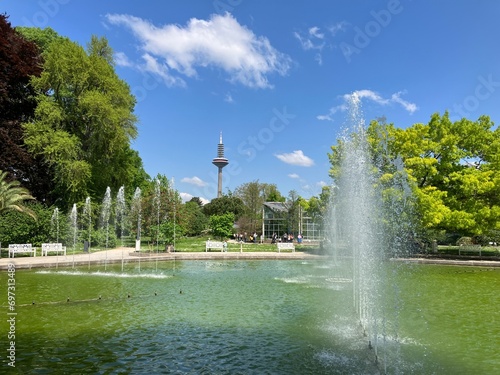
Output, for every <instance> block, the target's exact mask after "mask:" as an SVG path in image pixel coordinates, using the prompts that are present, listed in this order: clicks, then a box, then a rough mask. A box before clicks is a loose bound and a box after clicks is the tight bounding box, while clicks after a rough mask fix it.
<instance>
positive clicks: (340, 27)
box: [328, 21, 347, 36]
mask: <svg viewBox="0 0 500 375" xmlns="http://www.w3.org/2000/svg"><path fill="white" fill-rule="evenodd" d="M346 26H347V22H345V21H341V22H337V23H336V24H335V25H332V26H330V27H329V28H328V31H330V33H331V34H332V36H335V35H337V33H338V32H339V31H345V29H346Z"/></svg>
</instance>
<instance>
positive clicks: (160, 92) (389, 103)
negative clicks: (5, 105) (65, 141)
mask: <svg viewBox="0 0 500 375" xmlns="http://www.w3.org/2000/svg"><path fill="white" fill-rule="evenodd" d="M0 5H1V8H0V9H1V10H2V12H5V13H7V15H8V16H9V20H10V22H11V24H12V25H13V26H37V27H42V28H44V27H47V26H50V27H51V28H53V29H54V30H55V31H57V32H58V33H59V34H61V35H64V36H67V37H69V38H70V39H71V40H73V41H75V42H78V43H80V44H81V45H83V46H85V45H86V43H87V42H88V41H89V40H90V37H91V35H93V34H94V35H98V36H105V37H106V38H107V39H108V41H109V43H110V45H111V47H112V48H113V50H114V52H115V58H116V71H117V73H118V75H119V76H120V77H121V78H122V79H123V80H125V81H126V82H127V83H128V84H129V85H130V87H131V90H132V93H133V94H134V95H135V96H136V98H137V105H136V114H137V116H138V117H139V123H138V124H137V126H138V130H139V136H138V138H137V139H136V140H135V141H134V142H133V144H132V146H133V148H135V149H136V150H138V151H139V154H140V156H141V158H142V160H143V162H144V167H145V169H146V171H147V173H148V174H149V175H150V176H152V177H154V176H156V175H157V174H158V173H161V174H163V175H166V176H167V177H168V178H174V181H175V188H176V189H177V190H178V191H179V192H181V194H182V195H183V197H184V199H189V198H190V197H192V196H198V197H202V198H203V199H207V200H210V199H212V198H214V197H215V196H216V195H217V169H216V167H215V166H213V165H212V164H211V161H212V159H213V158H214V157H216V156H217V144H218V142H219V134H220V132H222V134H223V141H224V145H225V156H226V157H227V158H228V159H229V162H230V164H229V165H228V166H227V167H226V168H224V182H223V191H224V192H227V191H228V190H231V191H233V190H234V189H235V188H236V187H238V186H240V185H242V184H244V183H246V182H251V181H255V180H259V181H260V182H266V183H274V184H276V185H277V186H278V189H279V190H280V192H281V193H282V194H283V195H288V193H289V191H291V190H295V191H296V192H297V193H298V194H299V195H301V196H303V197H304V198H309V197H311V196H313V195H318V194H319V193H320V192H321V186H322V185H324V184H328V183H329V178H328V169H329V162H328V157H327V153H328V152H329V151H330V146H331V145H333V144H335V142H336V139H337V137H338V135H339V134H340V131H341V130H342V129H343V128H344V127H345V125H346V121H347V120H346V119H347V113H346V110H345V97H346V95H349V94H351V93H353V92H357V93H358V95H359V97H360V98H361V101H362V108H363V117H364V119H365V121H366V122H369V121H370V120H371V119H374V118H378V117H382V116H385V117H386V119H387V122H391V123H394V124H395V126H397V127H401V128H405V127H408V126H411V125H413V124H415V123H427V122H428V121H429V119H430V116H431V115H432V114H433V113H436V112H439V113H441V114H442V113H444V111H445V110H448V111H449V112H450V115H451V117H452V119H459V118H461V117H466V118H469V119H471V120H476V119H477V118H478V117H479V116H480V115H483V114H486V115H489V116H490V117H491V118H492V120H493V121H494V122H495V124H496V123H498V122H499V121H500V106H499V100H500V64H499V62H500V44H499V40H500V38H499V37H500V31H499V29H498V18H499V16H500V2H498V1H496V0H476V1H466V0H441V1H433V0H421V1H415V0H413V1H411V0H399V1H398V0H389V1H387V0H385V1H361V0H349V1H347V0H343V1H340V0H317V1H311V0H309V1H305V0H294V1H293V2H291V1H285V0H281V1H279V0H276V1H271V0H266V1H265V0H253V1H250V0H185V1H168V0H163V1H161V0H155V1H148V0H144V1H127V0H108V1H90V0H89V1H80V0H39V1H13V0H3V1H0Z"/></svg>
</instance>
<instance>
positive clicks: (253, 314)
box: [0, 260, 500, 375]
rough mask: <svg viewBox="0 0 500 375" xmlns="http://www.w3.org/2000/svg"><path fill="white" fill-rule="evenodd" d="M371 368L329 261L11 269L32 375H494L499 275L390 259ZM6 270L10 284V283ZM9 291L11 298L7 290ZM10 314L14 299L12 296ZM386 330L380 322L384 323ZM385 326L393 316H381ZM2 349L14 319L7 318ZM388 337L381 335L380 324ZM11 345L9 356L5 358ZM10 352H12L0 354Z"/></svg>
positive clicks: (346, 284) (499, 329) (20, 343)
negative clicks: (392, 291)
mask: <svg viewBox="0 0 500 375" xmlns="http://www.w3.org/2000/svg"><path fill="white" fill-rule="evenodd" d="M386 267H387V270H388V271H390V272H387V275H389V276H388V277H389V278H391V279H390V280H389V283H391V284H393V285H396V286H397V290H398V296H399V297H398V300H397V301H395V300H391V301H390V302H389V301H388V303H387V306H386V308H387V309H388V310H397V314H396V315H397V317H398V318H397V322H391V324H392V325H393V326H395V327H397V329H396V330H395V331H394V330H392V331H391V332H392V333H391V334H387V335H385V334H381V337H380V342H381V343H382V342H383V345H382V344H381V345H380V349H379V352H378V353H377V354H378V356H377V360H375V358H376V356H375V353H374V349H373V348H370V346H371V343H368V341H367V338H366V337H364V335H363V332H362V330H361V329H360V326H359V322H358V321H357V319H356V318H355V314H354V313H353V306H352V304H351V303H349V302H348V301H349V300H350V299H352V297H350V295H352V285H351V284H352V283H351V282H350V280H349V279H348V278H341V277H337V276H335V272H333V271H332V266H331V265H330V264H329V262H328V261H327V260H317V261H316V260H308V261H304V260H265V261H264V260H252V261H251V260H248V261H246V260H237V261H232V260H223V261H216V260H210V261H175V262H172V261H169V262H156V263H147V262H142V263H141V264H138V263H132V262H131V263H126V264H125V268H124V270H123V272H122V266H121V265H109V264H108V265H107V267H106V270H105V269H104V266H103V265H95V266H89V267H81V268H68V269H64V268H61V267H59V268H57V269H56V268H51V269H33V270H20V269H19V270H16V271H15V275H14V277H15V283H16V284H15V285H16V313H17V315H16V316H15V317H16V322H15V349H16V352H15V368H11V367H10V366H8V362H9V359H8V358H7V357H6V356H5V355H4V356H3V358H2V363H1V365H2V372H3V370H6V369H7V370H11V372H12V373H30V374H63V373H71V374H87V373H88V374H125V373H126V374H146V373H158V374H232V375H233V374H287V375H289V374H379V373H385V372H387V373H391V374H395V373H404V374H412V373H413V374H445V373H446V374H493V373H496V371H498V369H500V357H499V356H498V351H497V350H498V345H499V337H500V324H499V321H500V320H499V318H500V312H499V306H500V296H499V293H498V290H500V272H499V270H498V269H490V268H464V267H456V266H435V265H417V264H399V265H398V266H395V265H394V264H393V263H388V264H387V265H386ZM7 278H8V275H7V273H2V274H1V276H0V280H1V281H2V285H7V281H8V280H7ZM5 295H6V293H4V296H5ZM4 301H5V302H4V303H2V308H3V311H4V317H5V316H6V315H7V317H9V315H8V314H9V312H8V309H7V307H8V304H7V300H6V298H4ZM384 324H386V322H383V321H382V322H381V325H384ZM387 324H389V322H387ZM1 330H2V332H5V334H3V333H2V336H3V337H2V343H3V345H4V346H5V349H8V340H7V334H6V333H7V332H8V331H9V323H8V322H7V319H5V318H4V319H2V325H1ZM381 332H382V330H381ZM7 351H8V350H7ZM4 353H5V351H4Z"/></svg>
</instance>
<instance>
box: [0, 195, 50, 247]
mask: <svg viewBox="0 0 500 375" xmlns="http://www.w3.org/2000/svg"><path fill="white" fill-rule="evenodd" d="M26 206H27V207H28V208H29V209H31V210H32V211H33V212H35V214H36V216H37V220H35V219H33V218H32V217H30V216H28V215H26V214H22V213H20V212H17V211H7V212H3V213H2V214H1V215H0V243H1V244H2V247H7V245H8V244H11V243H31V244H33V245H34V246H40V244H42V243H43V242H47V241H49V240H50V238H51V230H50V229H51V228H50V227H51V224H50V222H51V217H52V211H53V210H52V209H50V208H47V207H45V206H44V205H43V204H41V203H38V202H33V203H27V204H26Z"/></svg>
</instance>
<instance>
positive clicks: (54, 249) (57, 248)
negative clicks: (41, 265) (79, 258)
mask: <svg viewBox="0 0 500 375" xmlns="http://www.w3.org/2000/svg"><path fill="white" fill-rule="evenodd" d="M48 253H63V254H64V255H66V246H63V245H62V243H43V244H42V256H47V255H49V254H48Z"/></svg>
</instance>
